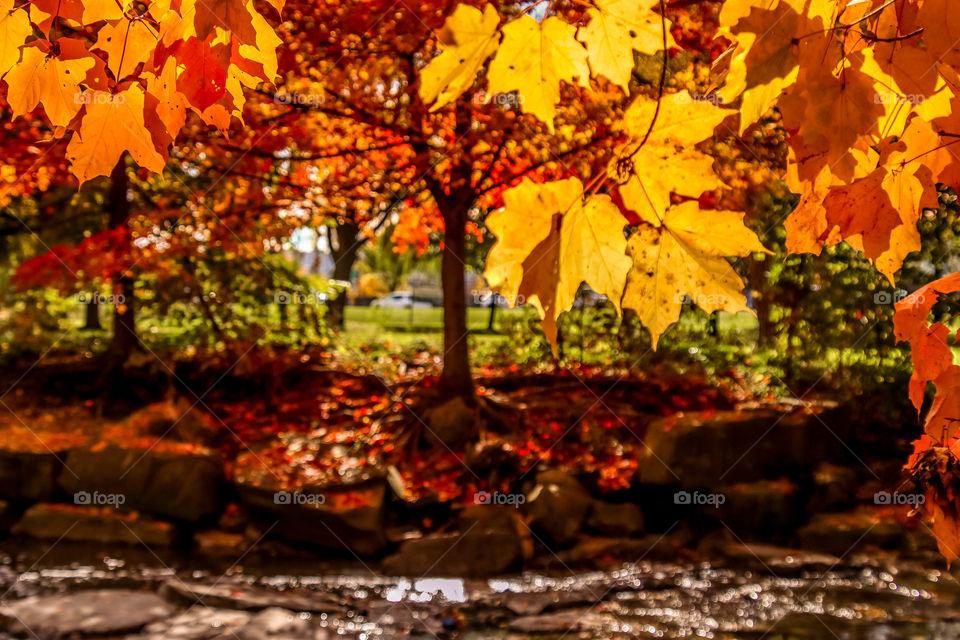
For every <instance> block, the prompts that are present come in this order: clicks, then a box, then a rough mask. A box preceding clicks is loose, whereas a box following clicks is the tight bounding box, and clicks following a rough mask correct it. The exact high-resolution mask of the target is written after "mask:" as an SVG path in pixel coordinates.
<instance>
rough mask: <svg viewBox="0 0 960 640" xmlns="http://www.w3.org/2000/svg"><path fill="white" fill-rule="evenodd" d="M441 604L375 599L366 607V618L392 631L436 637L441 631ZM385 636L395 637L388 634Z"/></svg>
mask: <svg viewBox="0 0 960 640" xmlns="http://www.w3.org/2000/svg"><path fill="white" fill-rule="evenodd" d="M442 610H443V606H442V605H440V604H437V603H434V602H430V603H420V602H389V601H386V600H375V601H373V602H371V603H370V604H369V606H368V607H367V618H368V619H369V620H372V621H375V622H376V623H377V625H379V626H382V627H385V628H387V629H389V630H390V631H392V632H393V633H395V634H397V635H399V634H416V635H414V637H419V636H420V634H426V635H427V636H430V637H433V638H437V637H438V636H439V634H441V633H443V625H442V622H441V620H440V614H441V611H442ZM386 637H395V636H394V635H393V634H388V635H387V636H386Z"/></svg>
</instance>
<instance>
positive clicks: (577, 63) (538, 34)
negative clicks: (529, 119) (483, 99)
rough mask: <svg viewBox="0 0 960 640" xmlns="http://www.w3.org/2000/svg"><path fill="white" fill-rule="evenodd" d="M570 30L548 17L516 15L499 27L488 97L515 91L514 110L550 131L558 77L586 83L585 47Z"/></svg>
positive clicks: (557, 96) (558, 21) (555, 106)
mask: <svg viewBox="0 0 960 640" xmlns="http://www.w3.org/2000/svg"><path fill="white" fill-rule="evenodd" d="M575 32H576V28H575V27H574V26H573V25H571V24H568V23H566V22H564V21H563V20H561V19H560V18H557V17H554V16H551V17H549V18H547V19H546V20H544V21H543V22H537V21H536V20H534V19H533V18H531V17H530V16H520V17H519V18H517V19H516V20H513V21H511V22H509V23H507V25H506V26H505V27H504V28H503V43H502V44H501V45H500V50H499V51H498V52H497V56H496V57H495V58H494V59H493V62H491V63H490V69H489V70H488V71H487V82H488V83H489V84H488V86H489V92H490V96H489V97H488V100H489V99H490V98H492V96H494V95H496V94H500V93H510V92H511V91H516V92H517V93H518V95H519V96H520V108H521V109H522V110H523V111H525V112H527V113H532V114H533V115H535V116H537V117H538V118H540V119H541V120H543V121H544V122H545V123H546V124H547V127H548V128H549V129H550V132H551V133H553V130H554V129H553V119H554V117H555V116H556V113H557V103H558V102H560V81H561V80H564V81H566V82H570V83H573V81H574V78H578V79H579V81H580V84H582V85H583V86H589V79H590V69H589V67H587V50H586V49H584V48H583V45H581V44H580V43H579V42H577V40H576V38H574V33H575Z"/></svg>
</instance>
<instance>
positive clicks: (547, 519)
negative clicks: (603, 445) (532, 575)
mask: <svg viewBox="0 0 960 640" xmlns="http://www.w3.org/2000/svg"><path fill="white" fill-rule="evenodd" d="M592 506H593V498H591V497H590V494H589V493H588V492H587V490H586V489H584V487H583V485H582V484H580V481H579V480H577V479H576V478H574V477H573V476H572V475H570V474H568V473H566V472H564V471H560V470H558V469H550V470H546V471H541V472H539V473H538V474H537V482H536V486H535V487H534V488H533V491H531V492H530V496H529V500H528V501H527V503H526V505H525V507H526V513H527V515H528V516H529V518H530V526H531V528H532V529H533V530H534V531H535V532H537V533H538V534H540V536H541V538H545V540H544V542H547V543H552V544H554V545H559V546H563V545H567V544H569V543H571V542H573V541H574V540H576V539H577V536H578V535H579V533H580V528H581V527H582V526H583V523H584V520H586V518H587V515H588V514H589V513H590V509H591V507H592Z"/></svg>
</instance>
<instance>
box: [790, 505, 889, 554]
mask: <svg viewBox="0 0 960 640" xmlns="http://www.w3.org/2000/svg"><path fill="white" fill-rule="evenodd" d="M797 538H798V540H799V541H800V546H801V548H803V549H812V550H814V551H821V552H823V553H830V554H833V555H835V556H839V557H840V558H844V557H846V556H847V555H849V554H850V553H851V552H852V551H854V550H857V551H859V550H862V549H865V548H869V547H877V548H881V549H897V548H900V547H901V546H902V544H903V542H904V531H903V527H902V526H901V525H900V523H899V522H897V520H896V519H895V518H894V517H893V516H892V514H891V513H890V512H889V510H884V509H876V508H871V507H861V508H859V509H856V510H854V511H847V512H844V513H821V514H817V515H816V516H814V517H813V519H812V520H811V521H810V522H809V523H808V524H806V525H804V526H803V527H801V528H800V529H799V530H798V531H797Z"/></svg>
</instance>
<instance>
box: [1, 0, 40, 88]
mask: <svg viewBox="0 0 960 640" xmlns="http://www.w3.org/2000/svg"><path fill="white" fill-rule="evenodd" d="M32 32H33V27H31V26H30V17H29V16H28V15H27V12H26V11H24V10H23V9H16V10H14V8H13V0H0V76H2V75H3V74H5V73H6V72H7V71H9V70H10V68H11V67H12V66H13V65H15V64H16V63H17V60H19V59H20V47H21V46H22V45H23V41H24V40H25V39H26V38H27V36H29V35H30V34H31V33H32Z"/></svg>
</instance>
